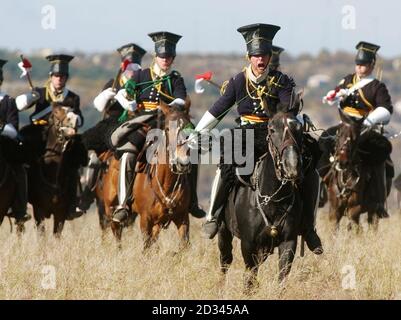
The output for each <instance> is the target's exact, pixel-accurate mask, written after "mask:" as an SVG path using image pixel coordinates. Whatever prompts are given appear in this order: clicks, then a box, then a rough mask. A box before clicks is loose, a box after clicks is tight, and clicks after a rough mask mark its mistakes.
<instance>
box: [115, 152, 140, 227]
mask: <svg viewBox="0 0 401 320" xmlns="http://www.w3.org/2000/svg"><path fill="white" fill-rule="evenodd" d="M136 160H137V155H136V154H135V153H131V152H125V153H124V154H123V155H122V157H121V159H120V172H119V176H118V207H117V208H116V210H115V211H114V213H113V221H114V222H118V223H122V222H123V221H124V220H126V219H127V218H128V214H129V207H128V206H129V202H131V201H132V199H130V198H131V196H132V187H133V185H134V180H135V165H136Z"/></svg>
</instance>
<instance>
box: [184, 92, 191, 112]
mask: <svg viewBox="0 0 401 320" xmlns="http://www.w3.org/2000/svg"><path fill="white" fill-rule="evenodd" d="M190 107H191V98H190V97H189V96H187V97H186V98H185V105H184V110H185V112H186V113H187V114H189V108H190Z"/></svg>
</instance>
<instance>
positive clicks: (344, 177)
mask: <svg viewBox="0 0 401 320" xmlns="http://www.w3.org/2000/svg"><path fill="white" fill-rule="evenodd" d="M340 118H341V120H342V123H341V125H340V126H339V128H338V130H337V134H336V141H335V149H334V155H333V156H332V158H331V162H332V164H331V168H330V170H329V172H328V173H327V175H326V176H325V178H324V181H325V183H326V184H327V190H328V200H329V203H330V211H329V219H330V220H331V221H334V222H335V229H336V230H338V228H339V223H340V221H341V219H342V217H343V216H344V215H347V216H348V217H349V218H350V220H351V221H350V223H349V224H348V226H347V229H348V230H351V229H352V227H353V226H356V228H357V231H359V220H360V215H361V214H362V213H365V212H367V214H368V223H369V225H373V226H374V228H377V224H378V218H379V217H383V216H386V215H387V213H386V210H385V201H386V197H387V196H388V194H389V193H390V187H391V178H390V185H389V181H388V180H387V181H386V183H385V184H384V186H383V187H384V188H385V189H387V190H384V191H383V190H381V188H380V187H379V185H378V182H379V181H380V180H379V179H383V178H382V177H379V175H380V174H382V175H383V174H384V162H385V160H386V156H387V154H389V153H390V152H391V144H390V143H389V142H387V143H388V144H389V145H387V144H384V146H383V150H382V151H377V152H375V153H376V154H372V151H371V150H367V149H368V148H366V145H368V144H367V143H366V142H367V141H369V140H368V138H369V134H370V135H371V136H372V135H373V137H374V138H376V139H377V137H379V138H380V137H381V136H380V134H379V133H376V132H375V131H373V130H372V129H369V128H364V126H363V121H364V120H365V117H361V118H359V119H358V118H355V117H351V116H348V115H347V114H345V113H344V112H343V111H342V110H340ZM382 139H385V138H382ZM386 141H387V140H385V142H386ZM381 143H382V142H381ZM376 158H377V159H376ZM380 195H382V196H380Z"/></svg>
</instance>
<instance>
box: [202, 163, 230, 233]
mask: <svg viewBox="0 0 401 320" xmlns="http://www.w3.org/2000/svg"><path fill="white" fill-rule="evenodd" d="M229 194H230V186H228V185H227V184H225V183H224V181H223V179H222V177H221V170H220V168H219V169H217V171H216V176H215V177H214V180H213V185H212V191H211V195H210V199H211V200H210V207H209V212H208V214H207V216H206V222H205V223H204V224H203V226H202V231H203V235H204V237H206V238H208V239H213V238H214V236H215V235H216V234H217V232H218V231H219V216H220V215H221V213H222V212H223V210H224V207H225V204H226V202H227V198H228V196H229Z"/></svg>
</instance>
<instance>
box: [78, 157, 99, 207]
mask: <svg viewBox="0 0 401 320" xmlns="http://www.w3.org/2000/svg"><path fill="white" fill-rule="evenodd" d="M89 158H90V160H89V164H88V169H87V171H86V176H85V180H86V186H85V188H84V190H83V191H82V194H81V196H80V200H79V208H80V209H81V210H82V211H87V210H88V209H89V207H90V205H91V204H92V202H93V201H94V200H95V196H96V194H95V190H94V189H95V186H96V182H97V178H98V175H99V171H100V168H101V162H100V160H99V158H98V157H97V156H96V153H94V152H93V153H92V154H91V155H90V157H89Z"/></svg>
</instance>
